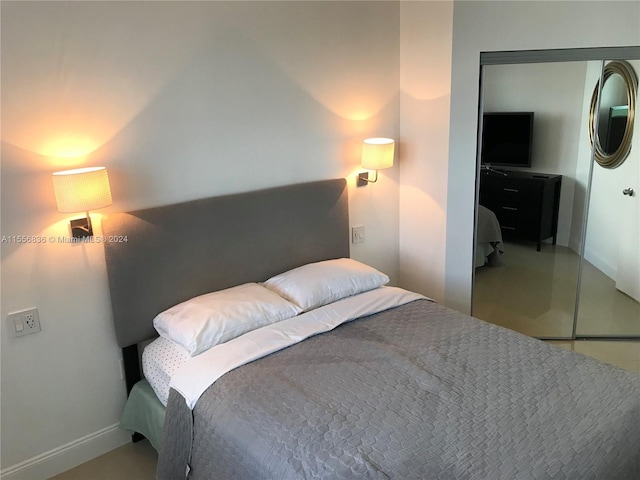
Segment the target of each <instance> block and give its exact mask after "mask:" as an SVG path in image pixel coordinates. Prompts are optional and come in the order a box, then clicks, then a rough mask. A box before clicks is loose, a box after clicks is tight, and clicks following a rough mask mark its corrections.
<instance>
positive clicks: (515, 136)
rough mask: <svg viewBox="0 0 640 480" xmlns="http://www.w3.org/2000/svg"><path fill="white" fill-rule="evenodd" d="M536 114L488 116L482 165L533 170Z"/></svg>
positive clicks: (486, 114)
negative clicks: (533, 140)
mask: <svg viewBox="0 0 640 480" xmlns="http://www.w3.org/2000/svg"><path fill="white" fill-rule="evenodd" d="M532 138H533V112H495V113H485V114H484V116H483V119H482V155H481V157H480V158H481V162H482V164H483V165H492V166H493V165H496V166H505V167H531V143H532Z"/></svg>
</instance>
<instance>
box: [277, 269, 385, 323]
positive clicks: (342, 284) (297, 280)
mask: <svg viewBox="0 0 640 480" xmlns="http://www.w3.org/2000/svg"><path fill="white" fill-rule="evenodd" d="M388 282H389V277H387V276H386V275H385V274H384V273H381V272H379V271H378V270H376V269H375V268H373V267H370V266H368V265H365V264H364V263H360V262H358V261H356V260H353V259H351V258H339V259H337V260H326V261H324V262H317V263H309V264H308V265H303V266H302V267H298V268H294V269H293V270H289V271H288V272H285V273H281V274H280V275H276V276H275V277H271V278H270V279H269V280H267V281H266V282H264V286H265V287H267V288H268V289H270V290H273V291H274V292H276V293H277V294H278V295H280V296H281V297H283V298H286V299H287V300H289V301H290V302H292V303H295V304H296V305H298V306H299V307H300V308H302V309H303V310H304V311H309V310H312V309H314V308H317V307H321V306H322V305H326V304H328V303H331V302H335V301H337V300H340V299H341V298H345V297H348V296H350V295H355V294H357V293H361V292H366V291H367V290H373V289H374V288H378V287H381V286H382V285H384V284H386V283H388Z"/></svg>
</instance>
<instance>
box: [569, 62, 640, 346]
mask: <svg viewBox="0 0 640 480" xmlns="http://www.w3.org/2000/svg"><path fill="white" fill-rule="evenodd" d="M611 63H614V62H610V63H608V64H607V65H606V66H605V69H606V68H607V67H609V65H611ZM615 63H621V62H615ZM624 63H625V64H626V65H628V67H629V69H630V71H633V70H636V71H638V69H639V68H640V61H639V60H629V61H628V62H624ZM621 78H622V75H620V74H618V73H613V74H611V75H610V76H609V77H608V79H607V80H606V82H605V83H604V89H603V92H602V103H603V106H604V108H601V109H600V115H602V116H601V117H600V118H599V119H598V123H599V125H598V137H599V138H598V140H599V143H600V146H601V147H602V150H603V153H604V154H605V155H611V156H612V155H615V152H617V151H620V150H621V149H624V148H626V147H625V146H624V145H623V144H622V143H620V145H619V146H617V147H616V145H615V143H613V144H611V143H610V144H609V148H607V141H609V140H610V139H611V141H613V140H615V136H614V135H613V134H612V133H611V132H610V131H608V130H607V129H606V128H604V129H603V128H601V127H607V126H608V124H606V123H605V124H604V125H602V122H603V118H604V120H610V121H611V123H610V124H613V123H614V122H615V120H616V119H617V118H620V123H621V124H623V125H624V127H620V130H622V129H623V128H626V127H627V125H629V124H630V123H631V119H632V118H633V117H634V116H635V115H636V114H637V113H638V111H637V109H638V106H637V104H635V102H629V103H627V104H623V102H625V101H627V100H628V98H627V86H626V84H624V83H622V85H620V82H619V81H620V79H621ZM594 83H595V82H594ZM620 87H621V88H622V89H623V92H621V91H620ZM632 105H633V106H635V111H634V110H633V109H632V108H629V107H631V106H632ZM616 107H620V108H616ZM618 110H619V111H618ZM618 115H619V117H618ZM639 123H640V122H635V123H634V124H632V127H633V131H631V132H630V135H629V138H633V139H634V140H636V141H635V142H631V145H629V147H628V149H629V151H628V156H627V158H626V160H625V161H624V162H621V163H619V164H618V166H617V168H602V167H606V165H599V164H598V163H594V164H593V170H592V174H591V190H590V193H589V206H588V218H587V227H586V233H585V239H584V258H583V260H582V266H581V279H580V290H579V304H578V309H577V322H576V332H575V334H576V336H577V337H580V338H583V337H611V336H614V337H637V336H640V202H639V201H638V200H639V197H638V194H637V193H635V194H631V195H630V194H628V193H627V194H625V193H624V192H625V190H627V191H628V190H631V191H636V192H637V191H639V190H640V149H639V148H638V142H637V139H638V136H639V135H640V125H639ZM621 142H624V136H623V138H622V140H621Z"/></svg>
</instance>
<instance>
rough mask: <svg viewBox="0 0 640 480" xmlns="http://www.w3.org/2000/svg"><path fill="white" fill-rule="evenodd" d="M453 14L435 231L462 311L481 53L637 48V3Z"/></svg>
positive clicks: (482, 5)
mask: <svg viewBox="0 0 640 480" xmlns="http://www.w3.org/2000/svg"><path fill="white" fill-rule="evenodd" d="M453 18H454V23H453V60H452V73H451V77H452V78H451V123H450V137H449V170H448V193H447V216H446V218H447V221H446V226H444V225H439V226H438V227H434V228H446V238H447V243H446V245H447V251H446V275H445V296H446V303H447V305H449V306H451V307H453V308H455V309H458V310H460V311H463V312H469V311H470V308H471V286H472V263H473V259H472V256H473V212H474V210H473V205H474V192H475V152H476V140H477V138H476V128H477V108H478V85H479V82H478V79H479V64H480V62H479V60H480V52H489V51H507V50H535V49H556V48H581V47H598V46H600V47H603V46H626V45H638V44H640V2H611V1H604V2H590V1H585V2H581V1H575V2H517V1H514V2H482V1H472V2H463V1H461V2H456V3H455V4H454V16H453ZM611 25H615V28H609V27H608V26H611ZM441 181H445V180H444V179H441Z"/></svg>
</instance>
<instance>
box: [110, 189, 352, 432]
mask: <svg viewBox="0 0 640 480" xmlns="http://www.w3.org/2000/svg"><path fill="white" fill-rule="evenodd" d="M102 230H103V234H104V236H105V237H106V238H109V239H111V240H112V241H109V242H106V243H105V259H106V264H107V274H108V277H109V288H110V290H111V306H112V309H113V322H114V326H115V332H116V339H117V342H118V346H120V347H121V348H122V353H123V360H124V366H125V380H126V385H127V394H129V393H130V391H131V389H132V388H133V386H134V384H135V383H136V382H138V381H139V380H140V379H141V378H142V373H141V368H140V358H139V357H140V355H139V349H138V344H139V343H141V342H144V341H146V340H149V339H151V338H154V337H156V336H157V333H156V331H155V330H154V328H153V324H152V322H153V318H154V317H155V316H156V315H157V314H158V313H160V312H162V311H164V310H166V309H167V308H169V307H171V306H173V305H175V304H177V303H180V302H183V301H185V300H188V299H189V298H192V297H195V296H198V295H202V294H204V293H208V292H212V291H216V290H221V289H224V288H229V287H232V286H235V285H240V284H242V283H247V282H260V281H264V280H266V279H268V278H269V277H271V276H273V275H276V274H278V273H281V272H284V271H286V270H289V269H291V268H295V267H298V266H301V265H304V264H306V263H311V262H317V261H322V260H329V259H333V258H341V257H349V215H348V198H347V184H346V180H345V179H335V180H324V181H319V182H312V183H304V184H297V185H290V186H285V187H277V188H271V189H266V190H259V191H253V192H248V193H239V194H233V195H226V196H221V197H213V198H207V199H202V200H195V201H190V202H185V203H179V204H174V205H168V206H162V207H155V208H149V209H145V210H138V211H133V212H128V213H116V214H112V215H109V216H108V217H105V218H104V219H103V221H102ZM125 240H126V241H125ZM134 438H135V437H134Z"/></svg>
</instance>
